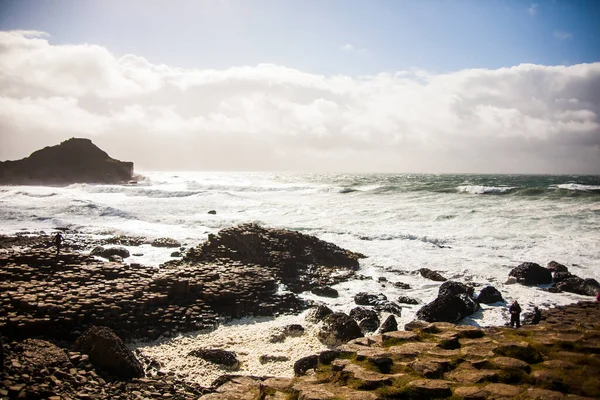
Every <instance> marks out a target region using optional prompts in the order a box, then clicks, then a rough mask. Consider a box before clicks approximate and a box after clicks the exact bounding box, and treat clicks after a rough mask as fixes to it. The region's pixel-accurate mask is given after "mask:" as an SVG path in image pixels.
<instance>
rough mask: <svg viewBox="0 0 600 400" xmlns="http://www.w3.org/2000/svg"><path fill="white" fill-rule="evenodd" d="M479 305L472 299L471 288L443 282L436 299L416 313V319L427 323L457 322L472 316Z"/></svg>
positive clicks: (460, 284)
mask: <svg viewBox="0 0 600 400" xmlns="http://www.w3.org/2000/svg"><path fill="white" fill-rule="evenodd" d="M478 308H479V304H478V303H477V301H475V299H474V298H473V288H472V287H470V286H467V285H464V284H462V283H460V282H453V281H448V282H444V283H443V284H442V285H441V286H440V289H439V292H438V297H437V298H436V299H435V300H433V301H432V302H431V303H428V304H426V305H424V306H423V307H421V309H420V310H419V311H417V318H419V319H422V320H425V321H427V322H436V321H441V322H457V321H459V320H461V319H462V318H464V317H466V316H467V315H471V314H473V313H474V312H475V311H477V310H478Z"/></svg>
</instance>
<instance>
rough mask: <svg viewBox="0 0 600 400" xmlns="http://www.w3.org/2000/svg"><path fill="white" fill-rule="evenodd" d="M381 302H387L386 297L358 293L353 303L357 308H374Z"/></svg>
mask: <svg viewBox="0 0 600 400" xmlns="http://www.w3.org/2000/svg"><path fill="white" fill-rule="evenodd" d="M383 300H387V297H386V296H385V295H384V294H382V293H380V294H378V295H376V294H370V293H367V292H360V293H357V294H356V295H355V296H354V302H355V303H356V304H358V305H359V306H374V305H376V304H378V303H379V302H381V301H383Z"/></svg>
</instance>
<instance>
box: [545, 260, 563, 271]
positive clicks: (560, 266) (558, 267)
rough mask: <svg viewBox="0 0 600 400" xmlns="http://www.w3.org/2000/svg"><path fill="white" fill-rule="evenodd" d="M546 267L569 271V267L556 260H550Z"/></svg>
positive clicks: (551, 269) (552, 269)
mask: <svg viewBox="0 0 600 400" xmlns="http://www.w3.org/2000/svg"><path fill="white" fill-rule="evenodd" d="M546 268H547V269H548V270H549V271H550V272H569V269H568V268H567V267H565V266H564V265H562V264H559V263H557V262H556V261H550V262H549V263H548V265H546Z"/></svg>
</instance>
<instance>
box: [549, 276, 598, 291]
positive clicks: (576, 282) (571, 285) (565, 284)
mask: <svg viewBox="0 0 600 400" xmlns="http://www.w3.org/2000/svg"><path fill="white" fill-rule="evenodd" d="M556 288H557V289H558V290H561V291H563V292H570V293H577V294H581V295H584V296H596V295H597V294H598V292H600V283H598V281H597V280H595V279H592V278H588V279H583V278H580V277H578V276H575V275H572V276H571V277H569V278H566V279H564V280H562V281H560V282H558V283H557V284H556Z"/></svg>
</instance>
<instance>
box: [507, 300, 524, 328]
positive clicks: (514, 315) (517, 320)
mask: <svg viewBox="0 0 600 400" xmlns="http://www.w3.org/2000/svg"><path fill="white" fill-rule="evenodd" d="M508 311H509V312H510V327H511V328H512V327H513V326H514V325H515V324H516V325H517V328H520V327H521V306H520V305H519V303H518V302H517V301H516V300H515V301H513V303H512V304H511V305H510V307H509V308H508Z"/></svg>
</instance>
